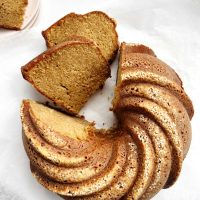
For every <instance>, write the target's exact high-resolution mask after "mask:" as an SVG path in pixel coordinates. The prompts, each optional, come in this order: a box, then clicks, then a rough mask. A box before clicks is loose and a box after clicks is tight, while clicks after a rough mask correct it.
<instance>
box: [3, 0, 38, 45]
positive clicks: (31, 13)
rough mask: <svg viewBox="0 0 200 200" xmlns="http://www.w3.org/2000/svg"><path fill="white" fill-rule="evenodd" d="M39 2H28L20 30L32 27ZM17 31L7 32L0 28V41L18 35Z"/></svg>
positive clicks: (29, 0) (36, 0) (36, 15)
mask: <svg viewBox="0 0 200 200" xmlns="http://www.w3.org/2000/svg"><path fill="white" fill-rule="evenodd" d="M39 7H40V0H28V5H27V7H26V11H25V15H24V22H23V24H22V27H21V29H28V28H31V27H32V26H33V24H34V23H35V21H36V19H37V17H38V14H39ZM18 32H19V31H16V30H9V29H4V28H0V41H2V40H4V39H5V38H7V37H9V38H10V37H12V36H13V35H16V34H18Z"/></svg>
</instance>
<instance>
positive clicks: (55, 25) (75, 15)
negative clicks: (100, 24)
mask: <svg viewBox="0 0 200 200" xmlns="http://www.w3.org/2000/svg"><path fill="white" fill-rule="evenodd" d="M91 14H97V15H103V16H105V17H106V18H107V19H108V20H109V21H110V22H111V23H112V24H113V33H115V40H116V41H118V33H117V31H116V30H115V29H116V26H117V23H116V21H115V20H114V19H113V18H110V17H109V16H108V15H107V14H106V13H104V12H102V11H92V12H89V13H86V14H76V13H74V12H73V13H69V14H67V15H65V16H64V17H62V18H61V19H59V20H58V21H57V22H55V23H54V24H52V25H51V26H50V27H49V28H47V29H46V30H45V31H42V35H43V37H44V39H45V41H46V45H47V47H48V48H50V47H52V45H51V44H50V42H49V40H48V37H47V33H48V32H49V31H50V30H51V29H53V28H56V27H57V26H59V25H60V24H61V22H62V21H63V20H65V19H66V18H68V17H74V18H75V17H87V16H89V15H91ZM118 48H119V42H118V44H117V47H115V49H113V52H112V55H111V56H110V59H109V60H108V62H109V64H111V63H112V62H113V60H114V59H115V57H116V55H117V52H118Z"/></svg>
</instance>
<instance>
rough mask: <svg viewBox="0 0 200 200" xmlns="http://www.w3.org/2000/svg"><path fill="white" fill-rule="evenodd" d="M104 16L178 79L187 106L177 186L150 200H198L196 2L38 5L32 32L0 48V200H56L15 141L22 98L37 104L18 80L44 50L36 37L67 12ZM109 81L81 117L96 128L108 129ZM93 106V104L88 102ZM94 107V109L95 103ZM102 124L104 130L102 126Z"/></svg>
mask: <svg viewBox="0 0 200 200" xmlns="http://www.w3.org/2000/svg"><path fill="white" fill-rule="evenodd" d="M92 10H103V11H106V12H107V13H108V14H109V15H110V16H113V17H114V18H115V19H116V20H117V22H118V28H117V29H118V33H119V36H120V41H127V42H135V43H143V44H146V45H148V46H150V47H151V48H152V49H153V50H154V51H155V52H156V54H157V55H158V57H159V58H161V59H162V60H163V61H165V62H166V63H168V64H170V65H171V66H172V67H173V68H174V69H175V70H176V71H177V72H178V74H179V75H180V77H181V78H182V80H183V83H184V87H185V89H186V91H187V93H188V94H189V96H190V97H191V99H192V100H193V103H194V107H195V116H194V118H193V120H192V128H193V140H192V145H191V148H190V151H189V154H188V156H187V158H186V160H185V162H184V165H183V170H182V173H181V176H180V178H179V180H178V181H177V183H176V184H175V185H174V186H173V187H172V188H170V189H168V190H162V191H161V192H160V193H159V194H158V195H157V196H156V197H155V198H154V199H155V200H169V199H170V200H188V199H189V200H199V199H200V189H199V185H200V181H199V179H200V173H199V169H200V160H199V155H200V145H199V141H200V134H199V129H200V128H199V120H200V103H199V101H200V88H199V85H200V65H199V62H200V2H199V1H198V0H196V1H195V0H163V1H158V0H151V1H149V0H146V1H145V0H140V1H138V0H137V1H136V0H123V1H121V0H101V1H93V0H84V1H82V0H76V1H73V0H71V1H70V0H59V1H58V0H51V1H49V0H42V2H41V11H40V15H39V19H38V21H37V23H36V25H35V26H34V28H33V29H32V30H29V31H22V32H20V33H18V34H17V35H15V36H13V37H12V38H11V39H6V40H4V41H1V42H0V66H1V73H0V92H1V93H0V95H1V98H0V125H1V129H0V200H11V199H12V200H58V199H60V198H59V197H58V196H56V195H54V194H52V193H51V192H49V191H47V190H46V189H44V188H43V187H42V186H40V185H39V184H38V183H37V182H36V181H35V180H34V179H33V177H32V176H31V173H30V170H29V162H28V159H27V157H26V154H25V152H24V149H23V145H22V141H21V123H20V118H19V106H20V103H21V100H22V99H24V98H33V99H36V100H38V99H43V98H42V97H41V95H39V94H38V93H37V92H36V91H35V90H33V88H32V87H31V86H30V85H29V84H28V83H27V82H26V81H24V80H23V78H22V76H21V72H20V67H21V66H22V65H24V64H26V62H28V61H29V60H30V59H32V58H33V57H34V56H36V55H38V54H39V53H41V52H42V51H43V50H45V49H46V47H45V42H44V40H43V38H42V36H41V33H40V32H41V31H42V30H43V29H46V28H47V27H48V26H49V25H51V23H53V22H55V21H57V20H58V19H59V18H60V17H62V16H64V15H65V14H67V13H69V12H77V13H85V12H87V11H92ZM116 69H117V61H116V62H115V63H114V64H113V65H112V74H113V77H112V78H111V79H109V80H108V82H107V84H106V86H105V88H106V89H107V90H106V92H105V90H104V91H103V92H100V93H99V94H98V96H94V97H93V98H92V99H91V101H90V102H89V103H88V104H87V108H88V109H89V111H88V109H87V110H85V111H83V112H84V113H85V115H86V117H87V119H89V120H94V119H96V121H97V125H98V126H101V127H105V126H110V124H112V119H113V115H112V113H111V112H109V106H110V105H109V101H108V99H109V100H110V101H111V99H112V95H113V87H114V83H115V74H116ZM92 100H93V101H92ZM96 101H97V103H94V102H96ZM103 123H105V126H102V124H103Z"/></svg>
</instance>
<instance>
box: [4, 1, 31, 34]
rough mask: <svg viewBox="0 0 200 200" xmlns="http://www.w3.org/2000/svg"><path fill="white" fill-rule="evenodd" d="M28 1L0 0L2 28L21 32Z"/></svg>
mask: <svg viewBox="0 0 200 200" xmlns="http://www.w3.org/2000/svg"><path fill="white" fill-rule="evenodd" d="M27 4H28V0H15V1H13V0H0V27H2V28H8V29H16V30H19V29H20V28H21V26H22V24H23V21H24V14H25V8H26V6H27Z"/></svg>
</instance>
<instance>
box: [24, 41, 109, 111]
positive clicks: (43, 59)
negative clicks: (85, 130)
mask: <svg viewBox="0 0 200 200" xmlns="http://www.w3.org/2000/svg"><path fill="white" fill-rule="evenodd" d="M22 75H23V77H24V79H26V80H27V81H29V82H30V83H31V84H32V85H33V86H34V87H35V88H36V89H37V90H38V91H39V92H40V93H41V94H43V95H45V96H46V97H47V98H49V99H50V100H52V101H53V102H54V103H55V104H56V105H58V106H60V107H62V108H63V109H64V110H65V111H66V112H68V113H71V114H75V115H76V114H78V112H79V111H80V109H81V108H82V106H83V105H84V104H85V103H86V101H87V100H88V98H89V97H90V96H91V95H92V94H93V93H94V92H95V91H96V90H98V89H100V88H102V86H103V85H104V82H105V80H106V79H107V78H108V77H109V76H110V68H109V66H108V63H107V61H106V59H105V58H104V57H103V55H102V54H101V51H100V50H99V48H98V47H97V46H96V45H95V44H94V43H93V42H92V41H89V40H86V39H85V40H84V39H82V41H71V42H64V43H62V44H60V45H58V46H56V47H53V48H52V49H49V50H48V51H46V52H44V53H42V54H41V55H39V56H38V57H36V58H35V59H33V60H32V61H31V62H29V63H28V64H27V65H25V66H23V67H22Z"/></svg>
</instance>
